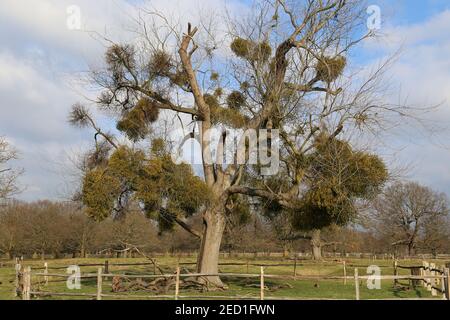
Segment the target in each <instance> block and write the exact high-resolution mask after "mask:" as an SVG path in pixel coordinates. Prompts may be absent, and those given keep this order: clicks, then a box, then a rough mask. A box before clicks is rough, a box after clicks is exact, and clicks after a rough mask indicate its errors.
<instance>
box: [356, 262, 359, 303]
mask: <svg viewBox="0 0 450 320" xmlns="http://www.w3.org/2000/svg"><path fill="white" fill-rule="evenodd" d="M355 293H356V300H359V277H358V268H355Z"/></svg>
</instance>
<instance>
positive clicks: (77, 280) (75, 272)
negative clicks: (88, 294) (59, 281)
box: [66, 266, 81, 290]
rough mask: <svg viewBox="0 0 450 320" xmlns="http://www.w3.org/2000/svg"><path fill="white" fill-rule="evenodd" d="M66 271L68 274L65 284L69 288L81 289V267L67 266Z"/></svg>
mask: <svg viewBox="0 0 450 320" xmlns="http://www.w3.org/2000/svg"><path fill="white" fill-rule="evenodd" d="M67 273H68V274H70V276H69V277H68V278H67V281H66V285H67V289H69V290H80V289H81V269H80V267H79V266H69V267H68V268H67Z"/></svg>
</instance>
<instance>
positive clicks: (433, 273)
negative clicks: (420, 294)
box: [430, 263, 437, 297]
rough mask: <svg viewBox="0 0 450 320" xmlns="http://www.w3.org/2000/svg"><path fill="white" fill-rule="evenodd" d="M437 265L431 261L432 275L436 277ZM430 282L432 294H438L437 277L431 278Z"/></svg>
mask: <svg viewBox="0 0 450 320" xmlns="http://www.w3.org/2000/svg"><path fill="white" fill-rule="evenodd" d="M435 269H436V265H435V264H434V263H430V276H432V277H434V276H436V271H435ZM430 283H431V295H432V296H433V297H435V296H437V291H436V289H435V288H436V278H430Z"/></svg>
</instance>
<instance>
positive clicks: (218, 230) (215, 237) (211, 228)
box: [197, 207, 226, 288]
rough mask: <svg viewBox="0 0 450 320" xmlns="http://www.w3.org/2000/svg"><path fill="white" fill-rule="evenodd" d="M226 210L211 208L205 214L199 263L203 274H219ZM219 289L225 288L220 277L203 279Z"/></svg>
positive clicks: (199, 268) (198, 266) (199, 270)
mask: <svg viewBox="0 0 450 320" xmlns="http://www.w3.org/2000/svg"><path fill="white" fill-rule="evenodd" d="M225 224H226V220H225V209H224V208H223V207H222V208H220V207H219V208H217V207H216V208H211V209H207V210H206V211H205V213H204V214H203V237H202V241H201V246H200V252H199V256H198V262H197V271H198V272H199V273H203V274H218V273H219V255H220V245H221V242H222V236H223V233H224V230H225ZM202 278H203V279H205V280H206V281H207V282H208V285H212V286H214V287H217V288H224V287H225V285H224V284H223V282H222V280H220V277H219V276H211V277H202Z"/></svg>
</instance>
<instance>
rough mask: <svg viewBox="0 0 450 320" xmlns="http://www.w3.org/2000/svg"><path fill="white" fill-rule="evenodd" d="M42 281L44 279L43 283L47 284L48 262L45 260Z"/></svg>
mask: <svg viewBox="0 0 450 320" xmlns="http://www.w3.org/2000/svg"><path fill="white" fill-rule="evenodd" d="M44 274H45V276H44V281H45V285H46V286H48V263H47V262H45V263H44Z"/></svg>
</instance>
